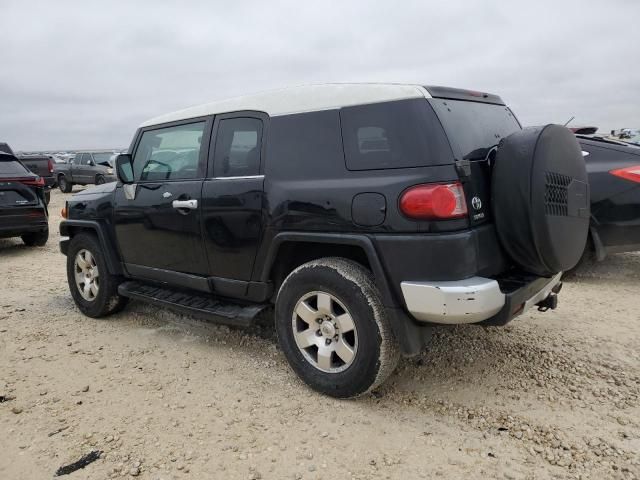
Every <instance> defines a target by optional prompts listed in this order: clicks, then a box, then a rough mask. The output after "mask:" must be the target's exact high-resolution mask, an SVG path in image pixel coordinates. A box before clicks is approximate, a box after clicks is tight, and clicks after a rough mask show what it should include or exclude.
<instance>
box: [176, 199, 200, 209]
mask: <svg viewBox="0 0 640 480" xmlns="http://www.w3.org/2000/svg"><path fill="white" fill-rule="evenodd" d="M171 206H172V207H173V208H178V209H180V208H185V209H187V210H195V209H196V208H198V200H174V201H173V202H171Z"/></svg>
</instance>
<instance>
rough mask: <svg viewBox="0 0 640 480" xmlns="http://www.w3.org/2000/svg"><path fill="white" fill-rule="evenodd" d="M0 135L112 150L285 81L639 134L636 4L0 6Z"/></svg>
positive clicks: (42, 144) (30, 142) (2, 2)
mask: <svg viewBox="0 0 640 480" xmlns="http://www.w3.org/2000/svg"><path fill="white" fill-rule="evenodd" d="M0 22H1V27H0V28H1V31H2V33H1V38H2V42H1V44H0V141H6V142H8V143H9V144H11V145H12V146H13V147H14V149H17V150H20V149H22V150H34V149H73V148H106V147H123V146H124V147H126V146H128V145H129V142H130V141H131V137H132V135H133V133H134V131H135V129H136V127H137V126H138V125H139V124H140V123H141V122H142V121H144V120H146V119H147V118H150V117H154V116H157V115H160V114H163V113H167V112H169V111H172V110H177V109H180V108H184V107H187V106H191V105H194V104H199V103H204V102H208V101H212V100H217V99H222V98H226V97H230V96H236V95H241V94H244V93H251V92H255V91H260V90H265V89H270V88H277V87H282V86H287V85H299V84H305V83H322V82H353V81H373V82H378V81H380V82H388V81H393V82H410V83H420V84H427V85H428V84H434V85H446V86H453V87H461V88H470V89H476V90H482V91H487V92H491V93H497V94H499V95H501V96H502V98H503V99H505V100H506V102H507V104H509V105H510V106H511V107H512V108H513V110H514V111H515V113H516V115H517V116H518V117H519V118H520V120H521V122H522V123H523V124H525V125H533V124H542V123H550V122H555V123H564V122H565V121H566V120H568V118H569V117H571V116H573V115H575V117H576V119H575V120H574V122H573V124H574V125H596V126H599V127H601V131H602V130H609V129H612V128H621V127H640V1H638V0H612V1H607V0H600V1H593V0H591V1H590V0H581V1H569V0H554V1H535V2H534V1H526V2H520V1H517V0H513V1H507V0H500V1H488V0H487V1H470V0H467V1H446V2H444V1H443V2H427V1H406V2H403V1H400V0H396V1H387V2H383V1H374V0H372V1H348V0H344V1H329V0H322V1H317V2H315V1H314V2H307V1H301V0H297V1H290V2H289V1H286V2H284V1H283V2H280V1H274V0H269V1H264V0H263V1H253V2H251V1H232V0H228V1H224V2H216V1H202V2H195V1H194V2H189V1H181V2H180V1H174V2H171V1H160V0H150V1H142V0H140V1H136V2H128V1H127V2H125V1H123V2H118V1H109V2H107V1H102V2H97V1H95V2H94V1H88V0H85V1H76V2H67V1H61V0H57V1H46V2H37V1H34V0H19V1H12V0H0Z"/></svg>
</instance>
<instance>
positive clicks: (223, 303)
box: [60, 84, 589, 397]
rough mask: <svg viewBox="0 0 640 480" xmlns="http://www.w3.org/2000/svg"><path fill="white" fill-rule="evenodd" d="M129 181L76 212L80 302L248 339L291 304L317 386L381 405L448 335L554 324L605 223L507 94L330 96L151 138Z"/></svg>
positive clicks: (183, 114)
mask: <svg viewBox="0 0 640 480" xmlns="http://www.w3.org/2000/svg"><path fill="white" fill-rule="evenodd" d="M129 152H130V153H129V154H126V155H120V156H119V157H118V159H117V160H116V170H117V174H118V179H119V181H118V182H117V183H111V184H106V185H101V186H99V187H96V188H91V189H88V190H85V191H84V192H81V193H79V194H77V195H75V196H74V197H73V198H72V199H71V200H69V201H68V203H67V206H66V213H65V215H66V217H67V220H66V221H64V222H62V224H61V227H60V231H61V234H62V235H63V236H64V237H67V238H63V240H62V241H61V250H62V252H63V253H64V254H65V255H67V274H68V280H69V287H70V289H71V294H72V295H73V298H74V300H75V302H76V303H77V305H78V307H79V308H80V310H81V311H82V312H84V313H85V314H86V315H88V316H91V317H100V316H104V315H108V314H111V313H113V312H116V311H118V310H120V309H121V308H122V307H123V306H124V305H125V303H126V301H127V299H129V298H133V299H139V300H144V301H148V302H152V303H155V304H158V305H162V306H166V307H169V308H173V309H176V310H178V311H180V312H183V313H188V314H191V315H195V316H200V317H204V318H206V319H210V320H214V321H218V322H226V323H228V324H232V325H237V326H247V325H249V324H250V323H251V322H253V321H255V319H256V317H257V316H258V315H259V314H260V313H261V312H262V311H263V310H265V309H267V308H268V307H269V306H271V305H273V304H275V324H276V332H277V334H278V338H279V343H280V346H281V348H282V350H283V352H284V354H285V356H286V358H287V360H288V361H289V363H290V364H291V366H292V367H293V369H294V370H295V371H296V372H297V374H298V375H299V376H300V377H301V378H302V379H303V380H304V381H305V382H306V383H307V384H309V385H310V386H311V387H313V388H314V389H316V390H319V391H321V392H324V393H327V394H329V395H332V396H335V397H351V396H356V395H359V394H362V393H364V392H366V391H369V390H371V389H372V388H375V387H376V386H377V385H379V384H380V383H381V382H382V381H384V379H385V378H387V377H388V376H389V374H390V373H391V372H392V371H393V370H394V367H395V365H396V362H397V360H398V357H399V355H400V354H405V355H411V354H415V353H418V352H419V351H421V349H423V348H424V347H425V342H426V340H427V339H428V337H429V333H430V331H432V329H431V328H429V327H432V326H433V325H437V324H461V323H475V324H478V325H504V324H506V323H507V322H508V321H510V320H511V319H513V318H514V317H516V316H517V315H520V314H521V313H522V312H524V311H525V310H527V309H528V308H529V307H531V306H533V305H537V306H538V307H539V308H540V309H542V310H546V309H548V308H555V306H556V302H557V297H556V294H557V293H558V291H559V290H560V286H561V284H560V275H561V273H560V272H562V271H563V270H566V269H569V268H571V267H572V266H573V265H575V263H576V262H577V261H578V259H579V258H580V255H581V253H582V251H583V248H584V246H585V242H586V238H587V229H588V224H589V194H588V186H587V182H586V172H585V167H584V162H583V159H582V155H581V151H580V148H579V146H578V143H577V141H576V139H575V137H574V136H573V135H572V133H571V132H570V131H569V130H567V129H565V128H563V127H560V126H556V125H547V126H545V127H536V128H530V129H524V130H523V129H522V128H521V126H520V124H519V123H518V121H517V119H516V118H515V116H514V115H513V113H512V112H511V111H510V109H509V108H507V107H506V106H505V104H504V103H503V101H502V100H501V99H500V98H499V97H497V96H495V95H490V94H486V93H480V92H471V91H465V90H458V89H451V88H443V87H423V86H419V85H395V84H394V85H380V84H345V85H317V86H307V87H297V88H292V89H284V90H277V91H272V92H266V93H261V94H257V95H253V96H247V97H240V98H235V99H231V100H226V101H222V102H217V103H213V104H208V105H203V106H200V107H195V108H192V109H187V110H183V111H180V112H177V113H173V114H169V115H166V116H163V117H160V118H157V119H154V120H151V121H148V122H146V123H144V124H143V125H142V126H141V127H140V128H139V130H138V131H137V133H136V135H135V138H134V140H133V143H132V144H131V147H130V149H129Z"/></svg>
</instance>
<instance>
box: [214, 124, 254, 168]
mask: <svg viewBox="0 0 640 480" xmlns="http://www.w3.org/2000/svg"><path fill="white" fill-rule="evenodd" d="M215 142H216V146H215V150H214V152H215V153H214V163H213V176H214V177H246V176H249V175H258V173H260V147H261V144H262V121H261V120H259V119H257V118H228V119H225V120H221V121H220V123H219V125H218V131H217V134H216V139H215Z"/></svg>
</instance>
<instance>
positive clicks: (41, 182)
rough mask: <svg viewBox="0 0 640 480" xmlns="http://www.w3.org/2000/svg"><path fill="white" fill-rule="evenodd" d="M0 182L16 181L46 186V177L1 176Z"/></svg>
mask: <svg viewBox="0 0 640 480" xmlns="http://www.w3.org/2000/svg"><path fill="white" fill-rule="evenodd" d="M0 182H16V183H21V184H23V185H30V186H34V187H44V178H42V177H36V178H0Z"/></svg>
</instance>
